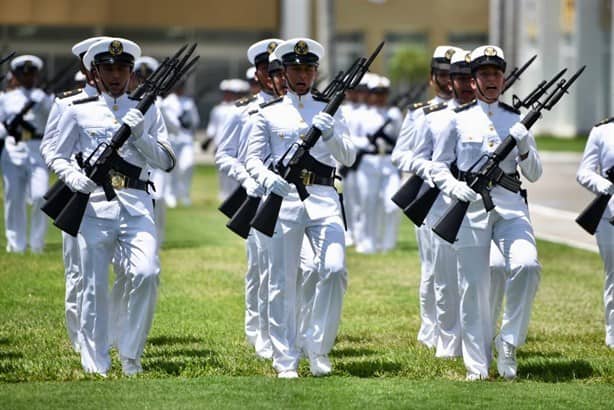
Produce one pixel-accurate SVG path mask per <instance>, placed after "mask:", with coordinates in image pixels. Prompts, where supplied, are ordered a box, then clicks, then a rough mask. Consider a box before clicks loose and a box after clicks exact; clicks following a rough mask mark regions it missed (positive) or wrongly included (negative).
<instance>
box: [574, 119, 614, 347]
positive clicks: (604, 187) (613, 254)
mask: <svg viewBox="0 0 614 410" xmlns="http://www.w3.org/2000/svg"><path fill="white" fill-rule="evenodd" d="M613 134H614V117H611V118H607V119H605V120H603V121H601V122H599V123H598V124H596V125H595V126H594V127H593V129H592V130H591V132H590V134H589V136H588V141H587V142H586V147H585V148H584V155H583V157H582V162H581V163H580V167H579V168H578V172H577V174H576V178H577V180H578V182H579V183H580V185H582V186H583V187H585V188H586V189H588V190H590V191H592V192H594V193H595V194H597V195H612V194H614V184H612V181H611V180H610V179H608V178H607V174H606V173H607V172H608V171H609V170H610V169H612V167H614V140H613V139H612V135H613ZM612 216H614V201H612V200H611V199H610V201H609V202H608V206H607V207H606V209H605V212H604V213H603V215H602V216H601V221H600V222H599V225H598V226H597V231H596V232H595V237H596V239H597V246H598V247H599V254H600V255H601V259H602V260H603V267H604V273H605V280H604V286H603V304H604V305H605V344H606V345H607V346H608V347H609V348H610V349H614V226H613V225H612V224H610V223H609V220H610V219H611V218H612Z"/></svg>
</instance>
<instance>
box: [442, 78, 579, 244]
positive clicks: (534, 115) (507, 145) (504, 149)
mask: <svg viewBox="0 0 614 410" xmlns="http://www.w3.org/2000/svg"><path fill="white" fill-rule="evenodd" d="M585 68H586V66H583V67H582V68H581V69H580V70H578V71H577V72H576V73H575V74H574V75H573V76H571V77H570V78H569V80H561V81H560V82H559V83H558V84H557V88H556V89H555V91H554V92H553V93H552V94H550V95H549V96H548V97H547V99H546V100H545V101H544V102H543V103H541V102H539V101H536V102H535V104H534V106H533V108H532V109H531V110H530V111H529V112H528V113H527V114H526V115H525V116H524V117H523V118H522V120H521V121H520V122H521V123H522V124H523V125H524V126H525V127H526V128H527V129H530V128H531V127H532V126H533V124H535V122H537V120H538V119H539V118H540V117H541V111H542V110H544V109H545V110H548V111H550V110H551V109H552V108H553V107H554V106H555V105H556V103H557V102H558V101H559V100H560V99H561V98H562V97H563V95H565V94H566V93H567V90H568V89H569V87H571V85H572V84H573V83H574V82H575V81H576V80H577V78H578V77H579V76H580V74H582V72H583V71H584V69H585ZM515 146H516V140H515V139H514V138H513V137H512V136H511V135H508V136H507V137H506V138H505V139H504V140H503V142H502V143H501V144H500V145H499V146H498V147H497V149H496V150H495V151H494V152H493V153H492V154H490V155H487V156H486V158H487V160H486V162H485V163H484V164H483V165H482V167H481V168H480V170H479V171H478V172H477V173H475V174H473V175H472V176H468V177H467V185H468V186H469V187H470V188H471V189H473V190H474V191H475V192H477V193H478V194H480V196H481V197H482V202H483V203H484V208H485V209H486V211H487V212H488V211H490V210H491V209H493V208H494V204H493V202H492V198H491V196H490V187H491V186H494V185H496V184H500V185H503V186H505V184H506V182H505V179H504V177H505V174H504V173H503V171H502V170H501V168H499V164H500V163H501V161H503V160H504V159H505V158H506V157H507V156H508V155H509V153H510V152H511V151H512V150H513V149H514V147H515ZM480 161H481V158H480V159H478V161H477V162H476V163H475V164H473V165H472V167H471V168H470V170H471V169H472V168H474V167H475V166H477V165H478V164H479V163H480ZM505 187H506V188H508V189H510V190H512V188H514V187H513V186H505ZM519 188H520V186H518V189H519ZM468 207H469V202H464V201H459V200H454V201H453V204H452V205H451V206H450V208H449V209H448V211H447V212H446V213H445V214H444V215H443V216H442V217H441V218H440V219H439V221H437V223H436V225H435V227H434V228H433V231H434V232H435V233H436V234H437V235H439V237H441V238H442V239H444V240H446V241H448V242H449V243H454V241H455V240H456V236H457V235H458V231H459V229H460V226H461V224H462V222H463V218H464V217H465V213H466V212H467V208H468Z"/></svg>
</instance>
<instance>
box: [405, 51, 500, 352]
mask: <svg viewBox="0 0 614 410" xmlns="http://www.w3.org/2000/svg"><path fill="white" fill-rule="evenodd" d="M469 54H470V52H469V51H465V50H461V51H457V52H455V53H454V55H453V56H452V59H451V61H450V79H451V86H452V91H453V93H454V99H451V100H450V101H448V102H446V103H444V104H437V105H432V106H427V107H425V108H424V109H423V110H424V113H425V115H424V116H422V117H421V118H420V119H419V120H418V124H416V129H417V134H416V141H417V145H416V148H415V150H414V152H413V153H410V154H409V155H412V158H411V160H410V161H406V163H409V164H410V168H409V169H408V170H407V171H408V172H411V173H414V174H417V175H418V176H420V177H421V178H422V179H423V180H426V181H430V180H431V176H430V171H431V168H432V162H431V159H432V155H433V146H434V145H435V141H436V140H437V139H438V138H442V137H443V136H442V132H444V131H445V130H446V128H447V124H449V122H450V121H451V120H452V117H453V116H454V109H456V108H457V107H459V106H461V105H463V104H468V103H470V102H471V101H472V100H473V99H474V98H475V92H474V91H473V88H472V86H471V80H472V77H471V67H470V65H469V61H468V60H469V58H470V57H468V55H469ZM450 204H451V201H450V198H449V197H448V196H446V195H440V196H439V197H438V199H437V201H436V202H435V203H434V204H433V206H432V208H431V210H430V212H429V213H428V215H427V218H426V220H425V222H424V223H425V224H426V229H431V228H432V227H433V226H434V225H435V224H436V222H437V221H438V220H439V218H440V217H441V215H442V214H443V212H444V211H445V210H446V209H448V207H449V206H450ZM431 239H432V248H433V263H432V265H431V268H432V269H433V273H432V275H433V278H434V289H435V302H436V317H437V325H436V326H437V331H438V335H437V345H436V351H435V355H436V356H437V357H457V356H461V335H460V327H461V325H460V314H459V306H460V301H459V298H460V295H459V292H458V273H457V267H456V252H455V250H454V247H453V246H452V245H451V244H449V243H448V242H447V241H444V240H442V239H441V238H439V237H438V236H437V235H433V236H432V238H431ZM490 270H491V296H490V301H491V303H490V304H491V307H492V312H493V316H492V318H493V329H494V327H495V326H496V324H497V318H498V316H499V312H500V308H501V302H502V300H503V292H504V289H505V261H504V260H503V255H502V254H501V252H500V251H499V249H498V248H497V247H496V246H491V248H490Z"/></svg>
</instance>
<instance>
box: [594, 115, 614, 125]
mask: <svg viewBox="0 0 614 410" xmlns="http://www.w3.org/2000/svg"><path fill="white" fill-rule="evenodd" d="M612 121H614V117H610V118H606V119H604V120H601V121H599V122H598V123H597V124H595V127H598V126H600V125H605V124H609V123H611V122H612Z"/></svg>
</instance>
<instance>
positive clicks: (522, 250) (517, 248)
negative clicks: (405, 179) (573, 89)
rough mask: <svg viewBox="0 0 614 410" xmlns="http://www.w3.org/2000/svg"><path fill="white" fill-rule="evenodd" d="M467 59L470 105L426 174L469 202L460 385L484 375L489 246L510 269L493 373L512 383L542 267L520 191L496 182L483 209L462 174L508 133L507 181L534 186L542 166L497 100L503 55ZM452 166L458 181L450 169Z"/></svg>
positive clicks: (460, 248)
mask: <svg viewBox="0 0 614 410" xmlns="http://www.w3.org/2000/svg"><path fill="white" fill-rule="evenodd" d="M470 61H471V63H470V64H471V73H472V76H473V82H472V87H473V88H474V91H475V93H476V97H477V100H476V101H474V102H473V103H471V104H466V105H463V106H462V107H459V108H457V109H456V115H455V116H454V117H453V118H452V120H451V121H450V122H449V124H448V129H447V130H446V131H445V137H444V138H441V139H439V140H438V141H436V144H437V145H436V146H435V148H434V153H433V162H434V165H433V169H432V172H431V175H432V177H433V180H434V182H435V183H436V184H437V186H438V187H439V188H440V189H441V190H442V192H444V193H445V194H446V195H448V196H450V197H452V198H454V199H457V200H460V201H465V202H470V205H469V209H468V211H467V214H466V216H465V218H464V220H463V223H462V226H461V228H460V230H459V233H458V240H457V242H456V243H455V247H456V255H457V258H458V275H459V287H460V315H461V335H462V351H463V360H464V362H465V367H466V369H467V380H479V379H485V378H487V377H488V367H489V364H490V360H491V357H492V352H491V350H492V349H491V341H492V337H493V331H492V327H491V326H492V318H491V315H492V308H491V306H490V300H489V293H490V290H491V289H490V269H489V257H490V247H491V243H494V245H495V246H497V247H498V248H499V249H500V251H501V253H502V254H503V257H504V259H505V264H506V266H507V267H508V269H509V270H508V272H509V278H508V280H507V284H506V290H505V297H506V301H505V308H504V315H503V322H502V325H501V329H500V330H499V334H498V335H497V336H496V338H495V346H496V348H497V351H498V356H497V370H498V371H499V374H500V375H501V376H503V377H504V378H507V379H513V378H515V377H516V372H517V363H516V349H517V348H518V347H519V346H521V345H522V344H523V343H524V342H525V340H526V335H527V329H528V325H529V319H530V314H531V307H532V304H533V299H534V297H535V293H536V291H537V286H538V284H539V278H540V270H541V268H540V265H539V262H538V261H537V248H536V245H535V236H534V234H533V228H532V226H531V222H530V220H529V211H528V208H527V204H526V203H525V201H524V199H523V198H522V196H521V195H520V193H514V192H511V191H508V190H506V189H505V188H503V187H502V186H499V185H495V186H494V187H492V189H491V191H490V192H491V194H492V199H493V202H494V204H495V208H494V209H493V210H492V211H490V212H486V211H485V209H484V205H483V203H482V201H481V200H479V196H478V194H477V193H476V192H475V191H473V190H472V189H471V188H469V187H468V185H467V183H466V182H464V179H465V176H466V175H467V174H466V172H467V170H468V169H469V168H470V167H471V166H472V165H473V164H474V163H475V162H476V161H478V160H479V158H481V157H482V156H483V155H484V154H490V153H492V152H493V151H494V150H495V149H496V148H497V146H498V145H499V144H500V143H501V141H502V140H503V139H504V138H505V137H506V136H507V135H511V136H512V137H513V138H514V139H515V140H516V143H517V147H516V148H514V150H512V152H511V153H510V155H508V156H507V157H506V158H505V159H504V160H503V161H502V162H501V164H500V168H501V169H502V170H503V172H505V174H507V176H508V177H509V178H514V179H518V178H519V176H518V173H517V167H520V171H521V173H522V174H523V175H524V176H525V178H527V179H528V180H529V181H531V182H533V181H536V180H537V179H538V178H539V177H540V176H541V173H542V167H541V161H540V158H539V155H538V153H537V149H536V146H535V140H534V139H533V136H532V135H531V133H530V132H529V131H528V130H527V129H526V127H525V126H524V125H523V124H522V123H521V122H520V121H519V112H518V111H517V110H515V109H514V108H512V107H509V106H507V105H506V104H504V103H502V102H499V101H498V98H499V95H500V94H501V90H502V89H503V84H504V72H505V66H506V62H505V57H504V55H503V51H501V49H500V48H499V47H496V46H481V47H478V48H476V49H475V50H473V51H472V52H471V55H470ZM454 161H456V163H457V166H458V169H459V175H460V180H458V179H456V178H454V176H453V175H452V173H451V172H450V166H451V165H452V163H453V162H454Z"/></svg>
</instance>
